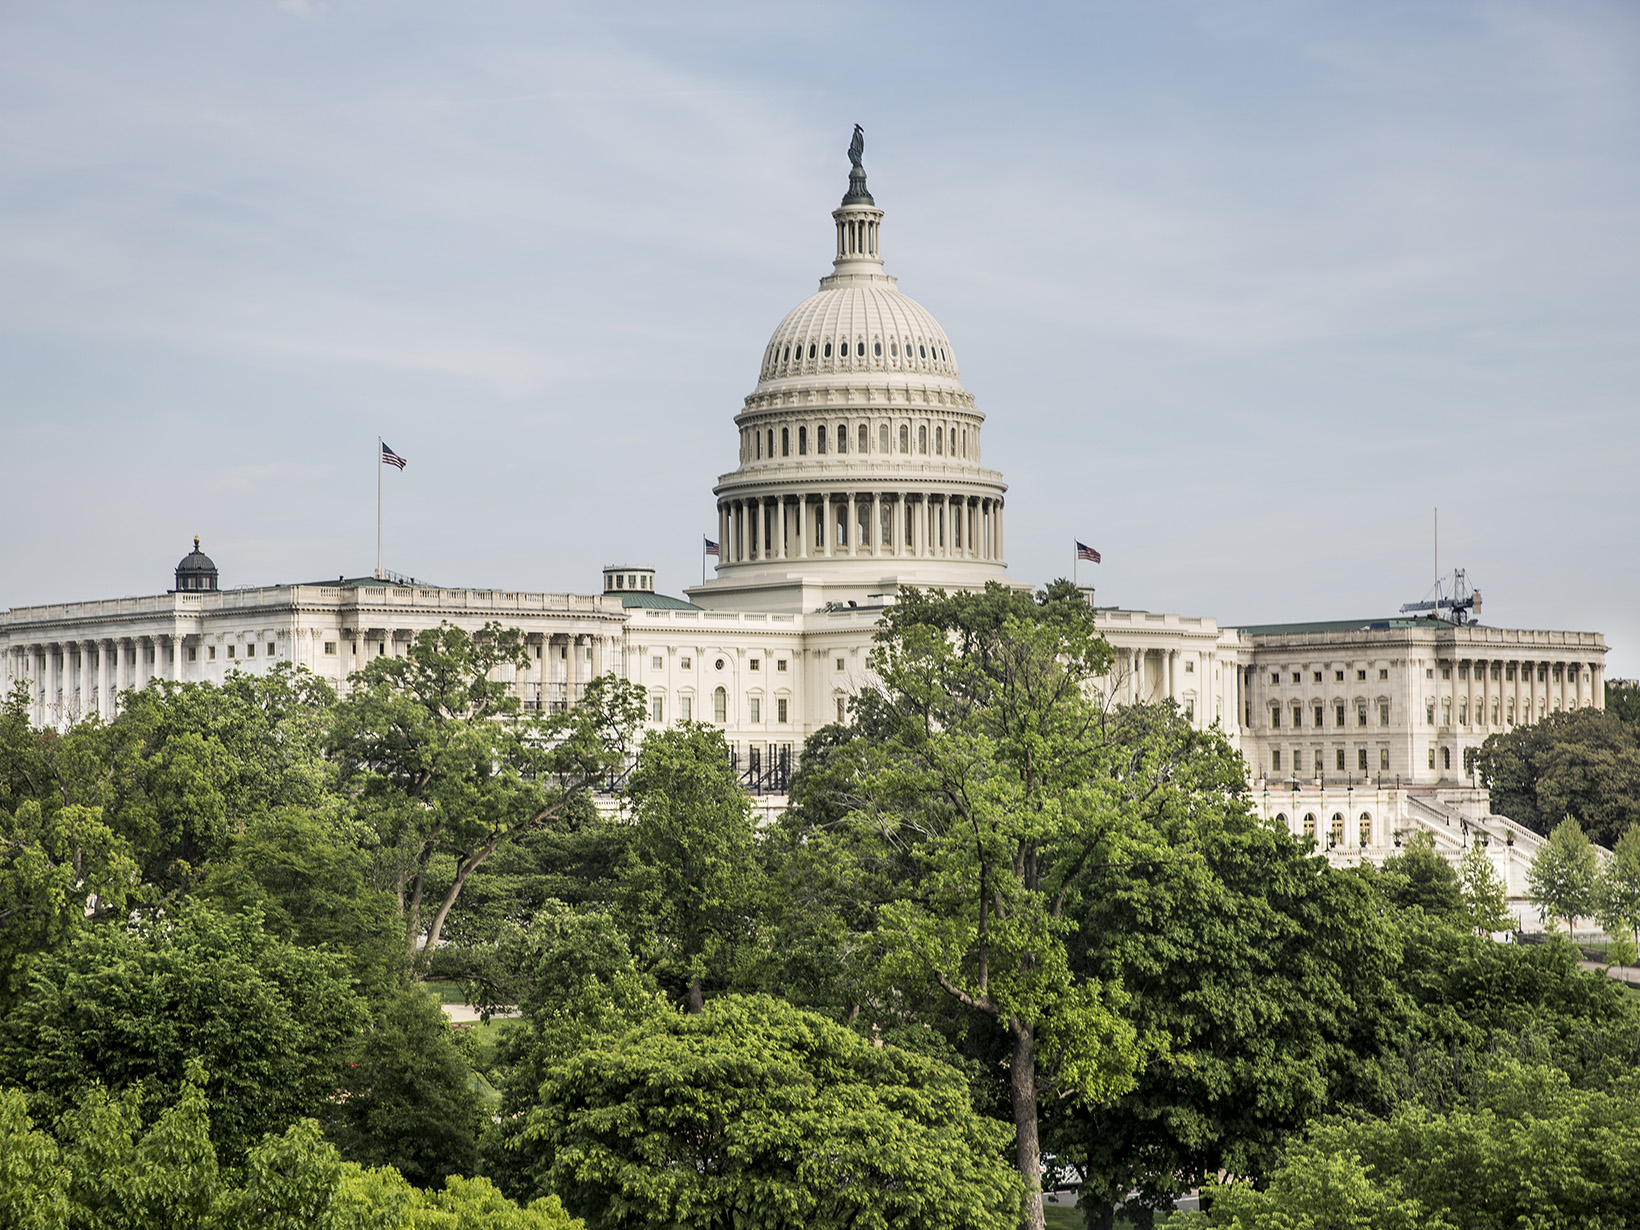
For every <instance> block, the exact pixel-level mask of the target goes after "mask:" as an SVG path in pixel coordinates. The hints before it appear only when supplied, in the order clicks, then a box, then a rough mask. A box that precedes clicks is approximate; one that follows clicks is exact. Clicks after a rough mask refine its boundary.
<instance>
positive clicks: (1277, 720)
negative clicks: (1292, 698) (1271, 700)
mask: <svg viewBox="0 0 1640 1230" xmlns="http://www.w3.org/2000/svg"><path fill="white" fill-rule="evenodd" d="M1270 728H1271V729H1272V730H1280V729H1281V706H1280V705H1271V706H1270Z"/></svg>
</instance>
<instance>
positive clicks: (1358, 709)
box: [1355, 701, 1367, 726]
mask: <svg viewBox="0 0 1640 1230" xmlns="http://www.w3.org/2000/svg"><path fill="white" fill-rule="evenodd" d="M1355 724H1356V725H1357V726H1365V725H1366V724H1367V702H1366V701H1362V702H1360V703H1359V704H1358V705H1356V706H1355Z"/></svg>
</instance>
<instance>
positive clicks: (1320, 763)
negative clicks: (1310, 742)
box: [1315, 747, 1327, 777]
mask: <svg viewBox="0 0 1640 1230" xmlns="http://www.w3.org/2000/svg"><path fill="white" fill-rule="evenodd" d="M1326 767H1327V758H1326V755H1325V753H1323V752H1322V750H1321V749H1320V748H1319V747H1318V748H1316V749H1315V775H1316V776H1317V777H1320V776H1321V771H1322V770H1323V769H1325V768H1326Z"/></svg>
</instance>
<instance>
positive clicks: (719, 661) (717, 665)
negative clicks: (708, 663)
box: [713, 658, 723, 670]
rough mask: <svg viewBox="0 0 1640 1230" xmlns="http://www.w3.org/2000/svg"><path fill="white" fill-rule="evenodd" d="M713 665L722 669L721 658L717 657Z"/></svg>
mask: <svg viewBox="0 0 1640 1230" xmlns="http://www.w3.org/2000/svg"><path fill="white" fill-rule="evenodd" d="M713 665H715V666H716V667H717V668H718V670H722V669H723V659H722V658H719V659H718V660H717V661H716V662H715V663H714V664H713Z"/></svg>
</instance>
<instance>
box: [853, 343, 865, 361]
mask: <svg viewBox="0 0 1640 1230" xmlns="http://www.w3.org/2000/svg"><path fill="white" fill-rule="evenodd" d="M854 353H855V355H857V356H858V357H859V358H862V359H863V358H865V357H866V344H865V343H864V342H855V343H854Z"/></svg>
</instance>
